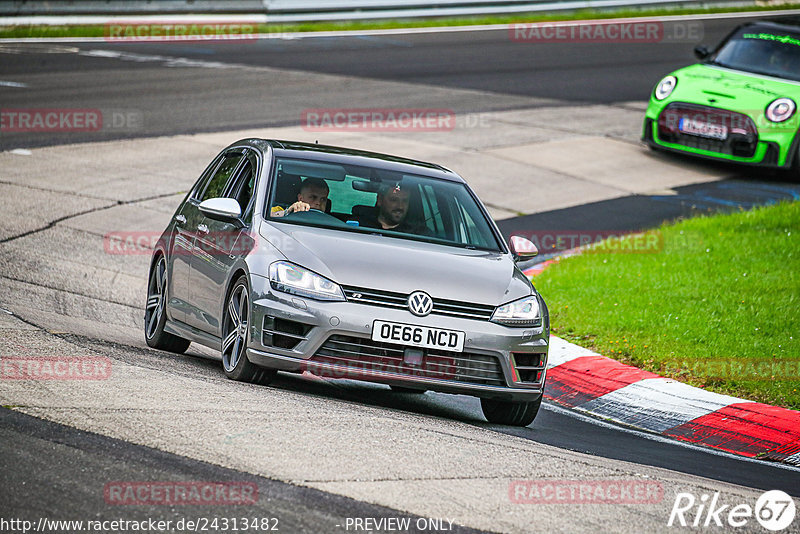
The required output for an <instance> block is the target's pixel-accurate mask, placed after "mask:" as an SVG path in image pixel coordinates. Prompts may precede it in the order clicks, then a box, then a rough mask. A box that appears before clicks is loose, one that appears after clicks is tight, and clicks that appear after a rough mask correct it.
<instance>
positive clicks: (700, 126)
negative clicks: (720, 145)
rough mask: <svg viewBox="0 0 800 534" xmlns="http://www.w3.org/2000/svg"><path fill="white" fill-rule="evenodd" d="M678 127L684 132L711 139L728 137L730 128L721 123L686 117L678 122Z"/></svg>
mask: <svg viewBox="0 0 800 534" xmlns="http://www.w3.org/2000/svg"><path fill="white" fill-rule="evenodd" d="M678 128H679V129H680V131H682V132H683V133H687V134H690V135H699V136H700V137H710V138H711V139H725V138H726V137H728V128H727V127H726V126H722V125H719V124H709V123H707V122H706V121H703V120H699V119H690V118H688V117H684V118H682V119H681V121H680V123H678Z"/></svg>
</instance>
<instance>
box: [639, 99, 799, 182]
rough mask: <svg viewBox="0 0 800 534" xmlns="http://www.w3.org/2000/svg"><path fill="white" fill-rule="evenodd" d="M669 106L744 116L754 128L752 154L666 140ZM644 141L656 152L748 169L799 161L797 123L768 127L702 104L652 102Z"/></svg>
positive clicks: (682, 138) (697, 141)
mask: <svg viewBox="0 0 800 534" xmlns="http://www.w3.org/2000/svg"><path fill="white" fill-rule="evenodd" d="M670 105H678V106H680V105H686V106H691V107H696V108H704V109H705V112H707V113H714V112H715V111H719V112H721V113H726V114H734V115H742V116H744V117H748V118H749V119H750V120H751V121H752V122H753V124H754V125H755V137H754V139H752V150H751V151H748V152H747V153H744V154H742V153H739V154H737V153H736V152H735V151H731V150H730V147H729V145H728V146H725V145H724V144H723V143H718V142H715V141H714V140H712V139H705V138H702V137H698V136H691V135H677V136H672V138H666V137H665V136H664V132H663V131H662V130H661V129H660V128H659V119H661V118H662V114H663V113H665V111H666V109H667V107H668V106H670ZM642 141H644V142H645V143H647V144H648V145H650V146H651V147H654V148H661V149H666V150H669V151H673V152H679V153H684V154H691V155H694V156H699V157H702V158H706V159H714V160H721V161H730V162H734V163H740V164H745V165H757V166H760V167H772V168H789V167H791V165H792V163H793V161H794V158H795V157H797V153H798V143H800V133H798V130H797V126H796V121H793V120H790V121H788V123H786V124H775V123H769V122H768V121H766V119H765V118H764V117H755V118H753V117H750V116H747V115H744V114H739V113H737V112H733V111H729V110H724V109H722V108H714V107H712V106H708V105H707V104H703V103H693V102H685V101H680V102H679V101H670V100H668V101H664V102H657V101H654V100H653V99H651V101H650V105H649V106H648V108H647V112H646V113H645V118H644V124H643V127H642Z"/></svg>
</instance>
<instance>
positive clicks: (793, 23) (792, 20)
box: [745, 16, 800, 32]
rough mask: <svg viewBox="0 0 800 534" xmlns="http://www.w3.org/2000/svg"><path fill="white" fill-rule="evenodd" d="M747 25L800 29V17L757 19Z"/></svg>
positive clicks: (776, 28)
mask: <svg viewBox="0 0 800 534" xmlns="http://www.w3.org/2000/svg"><path fill="white" fill-rule="evenodd" d="M745 26H763V27H765V28H771V29H775V30H789V31H794V32H796V31H800V17H797V16H790V17H781V18H775V19H765V20H756V21H753V22H750V23H748V24H745Z"/></svg>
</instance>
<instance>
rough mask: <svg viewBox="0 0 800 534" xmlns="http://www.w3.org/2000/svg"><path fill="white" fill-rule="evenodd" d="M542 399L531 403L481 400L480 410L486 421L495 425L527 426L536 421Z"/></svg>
mask: <svg viewBox="0 0 800 534" xmlns="http://www.w3.org/2000/svg"><path fill="white" fill-rule="evenodd" d="M541 405H542V397H539V398H538V399H536V400H535V401H533V402H512V401H501V400H495V399H481V409H482V410H483V415H484V417H486V420H487V421H489V422H490V423H494V424H496V425H510V426H528V425H529V424H531V423H533V420H534V419H536V414H538V413H539V407H540V406H541Z"/></svg>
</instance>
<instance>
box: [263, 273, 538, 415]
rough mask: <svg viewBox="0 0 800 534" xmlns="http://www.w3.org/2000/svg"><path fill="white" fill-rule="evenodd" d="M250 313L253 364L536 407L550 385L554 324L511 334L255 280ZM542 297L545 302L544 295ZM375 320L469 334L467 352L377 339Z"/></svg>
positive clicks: (459, 320)
mask: <svg viewBox="0 0 800 534" xmlns="http://www.w3.org/2000/svg"><path fill="white" fill-rule="evenodd" d="M251 282H252V284H251V288H252V289H251V291H252V302H253V310H252V315H251V323H250V337H249V343H248V350H247V356H248V359H249V360H250V361H252V362H253V363H255V364H257V365H260V366H263V367H267V368H271V369H277V370H282V371H290V372H302V371H308V372H310V373H312V374H315V375H318V376H322V377H326V378H343V379H355V380H367V381H372V382H381V383H386V384H392V385H401V386H405V387H408V388H416V389H426V390H433V391H441V392H444V393H456V394H466V395H473V396H477V397H484V398H493V399H501V400H513V401H534V400H536V399H538V398H539V397H540V396H541V395H542V391H543V388H544V383H545V375H546V365H547V351H548V342H549V322H548V318H547V312H546V310H547V308H546V306H544V303H543V302H542V303H541V309H542V311H543V315H544V317H543V320H542V325H541V326H537V327H526V328H512V327H507V326H503V325H499V324H496V323H492V322H489V321H487V320H478V319H467V318H460V317H448V316H443V315H435V314H431V315H428V316H426V317H416V316H414V315H412V314H411V312H409V311H408V310H405V309H398V308H387V307H383V306H376V305H369V304H361V303H357V302H321V301H316V300H312V299H306V298H301V297H296V296H292V295H288V294H286V293H282V292H277V291H274V290H272V288H271V287H270V285H269V280H267V279H266V278H264V277H261V276H258V275H251ZM540 298H541V297H540ZM375 320H381V321H388V322H394V323H402V324H410V325H420V326H427V327H431V328H441V329H446V330H455V331H461V332H464V333H465V342H464V350H463V352H457V353H456V352H448V351H443V350H439V349H418V348H416V347H414V348H412V349H416V350H417V351H422V353H423V357H422V361H421V362H420V361H416V362H415V361H414V360H413V359H409V358H408V357H407V355H406V357H404V355H405V354H406V348H407V347H404V346H403V345H399V344H397V345H396V344H390V343H383V342H377V341H372V339H371V338H372V326H373V322H374V321H375Z"/></svg>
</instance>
